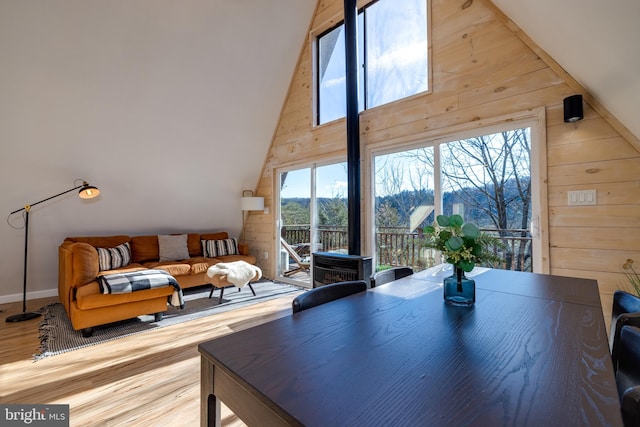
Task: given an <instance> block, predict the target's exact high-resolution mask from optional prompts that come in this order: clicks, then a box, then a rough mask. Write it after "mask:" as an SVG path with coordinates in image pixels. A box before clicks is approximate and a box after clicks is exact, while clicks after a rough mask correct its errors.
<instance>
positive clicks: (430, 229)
mask: <svg viewBox="0 0 640 427" xmlns="http://www.w3.org/2000/svg"><path fill="white" fill-rule="evenodd" d="M424 232H425V233H427V234H433V233H435V232H436V229H435V227H433V226H432V225H427V226H426V227H425V228H424Z"/></svg>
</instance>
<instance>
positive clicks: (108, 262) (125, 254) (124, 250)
mask: <svg viewBox="0 0 640 427" xmlns="http://www.w3.org/2000/svg"><path fill="white" fill-rule="evenodd" d="M96 249H97V250H98V264H99V270H100V271H106V270H113V269H116V268H120V267H124V266H125V265H129V264H131V247H130V246H129V242H125V243H123V244H121V245H119V246H116V247H115V248H96Z"/></svg>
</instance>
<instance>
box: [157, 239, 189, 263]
mask: <svg viewBox="0 0 640 427" xmlns="http://www.w3.org/2000/svg"><path fill="white" fill-rule="evenodd" d="M158 252H159V258H160V261H161V262H162V261H179V260H183V259H187V258H189V248H188V247H187V235H186V234H160V235H159V236H158Z"/></svg>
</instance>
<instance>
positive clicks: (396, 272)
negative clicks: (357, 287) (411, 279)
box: [371, 267, 413, 288]
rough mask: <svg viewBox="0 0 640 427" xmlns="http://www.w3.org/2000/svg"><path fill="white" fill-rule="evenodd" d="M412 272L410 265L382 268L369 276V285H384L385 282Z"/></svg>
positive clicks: (409, 274)
mask: <svg viewBox="0 0 640 427" xmlns="http://www.w3.org/2000/svg"><path fill="white" fill-rule="evenodd" d="M412 274H413V268H411V267H393V268H390V269H388V270H382V271H378V272H377V273H375V274H374V275H373V276H371V287H372V288H375V287H376V286H380V285H384V284H385V283H389V282H393V281H394V280H398V279H402V278H403V277H407V276H411V275H412Z"/></svg>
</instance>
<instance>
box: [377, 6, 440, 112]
mask: <svg viewBox="0 0 640 427" xmlns="http://www.w3.org/2000/svg"><path fill="white" fill-rule="evenodd" d="M365 14H366V17H365V19H366V26H367V29H366V43H367V58H366V62H367V67H366V70H367V108H372V107H376V106H378V105H382V104H386V103H388V102H391V101H395V100H398V99H401V98H405V97H407V96H411V95H415V94H416V93H420V92H424V91H426V90H427V89H428V63H427V54H428V43H427V23H426V22H427V21H426V16H427V12H426V1H425V0H380V1H378V2H377V3H374V4H373V5H371V6H370V7H368V8H367V9H366V11H365Z"/></svg>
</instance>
